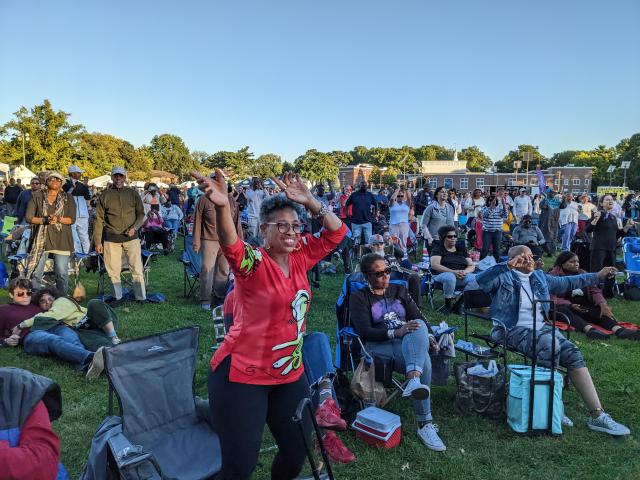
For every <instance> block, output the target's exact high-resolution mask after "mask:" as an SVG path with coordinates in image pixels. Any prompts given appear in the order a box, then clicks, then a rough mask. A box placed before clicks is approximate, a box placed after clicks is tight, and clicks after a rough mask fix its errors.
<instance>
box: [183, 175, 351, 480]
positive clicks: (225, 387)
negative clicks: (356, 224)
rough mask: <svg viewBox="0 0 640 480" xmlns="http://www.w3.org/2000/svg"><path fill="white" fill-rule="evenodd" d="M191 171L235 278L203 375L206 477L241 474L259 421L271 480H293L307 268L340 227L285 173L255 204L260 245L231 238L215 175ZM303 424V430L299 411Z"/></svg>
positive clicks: (340, 233) (223, 192) (248, 464)
mask: <svg viewBox="0 0 640 480" xmlns="http://www.w3.org/2000/svg"><path fill="white" fill-rule="evenodd" d="M193 176H194V177H195V178H197V179H198V183H199V184H200V188H201V189H202V190H204V192H205V193H206V195H207V198H208V199H209V200H210V201H211V202H212V203H213V205H214V208H215V214H216V231H217V235H218V238H219V241H220V248H221V250H222V253H223V254H224V256H225V257H226V258H227V260H228V262H229V265H230V267H231V270H232V271H233V273H234V275H235V287H234V303H233V326H231V328H230V329H229V332H228V333H227V335H226V337H225V340H224V342H223V343H222V345H221V346H220V348H219V349H218V350H217V351H216V353H215V354H214V355H213V358H212V359H211V371H210V372H209V380H208V386H209V402H210V408H211V414H212V418H213V425H214V430H215V431H216V432H217V433H218V435H219V436H220V444H221V448H222V471H221V472H220V474H219V475H218V476H217V477H216V478H218V479H234V480H241V479H246V478H249V477H251V475H252V473H253V471H254V469H255V467H256V463H257V460H258V453H259V451H260V444H261V441H262V432H263V430H264V426H265V423H266V424H267V425H268V426H269V429H270V430H271V433H272V434H273V437H274V438H275V440H276V443H277V445H278V453H277V455H276V457H275V459H274V461H273V463H272V465H271V478H277V479H291V478H295V477H296V476H297V475H298V473H299V472H300V470H301V469H302V466H303V464H304V461H305V450H304V444H303V442H302V438H301V436H300V430H299V428H298V426H297V425H296V424H295V423H294V422H293V421H292V414H293V412H295V410H296V407H297V405H298V403H299V402H300V400H301V399H302V398H304V397H307V396H308V395H309V385H308V383H307V380H306V377H305V375H303V373H304V368H303V366H302V355H301V352H302V337H303V334H304V332H305V330H306V317H307V313H308V311H309V303H310V300H311V293H310V292H311V290H310V288H309V281H308V280H307V271H308V270H309V269H310V268H311V267H313V266H314V265H315V264H316V263H317V262H319V261H320V260H321V259H322V258H324V257H325V256H327V255H328V254H329V253H330V252H332V251H333V250H334V249H335V248H336V246H337V245H338V244H339V243H340V241H341V240H342V238H343V237H344V235H345V234H346V231H347V229H346V227H345V226H344V225H343V223H342V221H340V219H339V218H338V217H337V216H336V215H335V214H334V213H333V212H332V211H330V210H329V209H328V208H327V207H326V205H322V204H321V203H320V202H319V201H318V200H316V199H315V198H314V197H313V195H312V194H311V192H310V191H309V189H308V188H307V186H306V185H305V184H304V183H303V182H302V181H301V180H300V177H299V176H294V175H292V174H289V173H287V174H285V175H284V177H283V179H282V180H278V179H275V182H276V184H277V185H278V187H280V189H281V190H282V191H283V192H284V193H282V194H279V195H275V196H272V197H268V198H266V199H265V200H264V201H263V202H262V205H261V206H260V218H259V223H260V225H259V228H260V233H261V236H262V238H263V239H264V246H263V247H260V248H254V247H252V246H251V245H249V244H247V243H245V242H243V241H242V239H241V238H240V237H239V236H238V234H237V231H236V228H235V224H234V221H233V218H232V214H231V207H230V205H229V197H228V195H227V183H226V181H225V179H224V174H223V172H222V171H221V170H216V176H215V178H205V177H202V176H201V175H199V174H197V173H193ZM304 208H306V209H307V210H308V211H309V212H311V213H312V214H313V215H314V216H315V217H316V218H318V219H319V220H320V221H321V223H322V225H323V227H324V228H323V230H322V231H321V232H320V234H319V237H317V238H316V237H312V236H302V232H303V231H304V227H305V225H304V223H302V222H301V221H300V216H301V214H302V210H303V209H304ZM304 428H305V433H306V434H307V435H309V434H310V433H311V423H310V420H309V418H308V417H307V421H306V422H305V424H304Z"/></svg>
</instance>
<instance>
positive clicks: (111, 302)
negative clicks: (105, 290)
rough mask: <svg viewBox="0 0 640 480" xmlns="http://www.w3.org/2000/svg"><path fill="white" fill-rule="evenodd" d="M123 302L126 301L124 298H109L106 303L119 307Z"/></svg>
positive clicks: (112, 306)
mask: <svg viewBox="0 0 640 480" xmlns="http://www.w3.org/2000/svg"><path fill="white" fill-rule="evenodd" d="M125 303H127V301H126V300H125V299H124V298H118V299H114V300H111V301H110V302H109V303H108V305H109V306H110V307H111V308H118V307H120V306H122V305H124V304H125Z"/></svg>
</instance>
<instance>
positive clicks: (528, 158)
mask: <svg viewBox="0 0 640 480" xmlns="http://www.w3.org/2000/svg"><path fill="white" fill-rule="evenodd" d="M523 157H524V161H525V162H527V175H526V182H527V185H526V186H527V187H528V186H529V162H530V161H531V157H532V155H531V152H524V153H523Z"/></svg>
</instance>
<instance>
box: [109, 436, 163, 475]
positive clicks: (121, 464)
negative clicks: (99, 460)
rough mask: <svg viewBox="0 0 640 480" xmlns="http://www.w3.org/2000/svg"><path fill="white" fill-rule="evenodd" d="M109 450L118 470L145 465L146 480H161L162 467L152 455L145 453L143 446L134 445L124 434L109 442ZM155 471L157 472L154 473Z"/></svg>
mask: <svg viewBox="0 0 640 480" xmlns="http://www.w3.org/2000/svg"><path fill="white" fill-rule="evenodd" d="M107 443H108V445H109V449H110V450H111V453H112V454H113V458H114V460H115V461H116V464H117V466H118V470H125V469H130V468H132V467H135V466H138V465H140V466H142V464H145V463H146V465H145V467H144V468H145V470H146V472H145V474H147V475H149V476H146V477H145V478H148V479H149V480H161V478H162V476H161V473H160V467H159V466H158V464H157V462H156V461H155V459H154V458H153V455H151V454H150V453H146V452H144V450H143V448H142V446H140V445H134V444H132V443H131V442H130V441H129V439H128V438H127V437H126V436H125V435H124V434H123V433H117V434H115V435H113V436H112V437H110V438H109V439H108V440H107ZM154 470H155V471H154Z"/></svg>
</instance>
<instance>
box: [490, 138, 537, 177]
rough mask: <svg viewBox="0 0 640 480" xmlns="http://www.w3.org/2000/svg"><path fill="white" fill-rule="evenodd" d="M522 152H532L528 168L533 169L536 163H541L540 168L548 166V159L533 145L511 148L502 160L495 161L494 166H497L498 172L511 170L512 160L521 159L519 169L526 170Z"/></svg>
mask: <svg viewBox="0 0 640 480" xmlns="http://www.w3.org/2000/svg"><path fill="white" fill-rule="evenodd" d="M524 152H531V153H532V158H531V161H530V162H529V170H535V168H536V165H541V167H542V168H547V167H549V166H550V162H549V160H548V159H547V158H546V157H545V156H544V155H542V154H541V153H540V152H539V151H538V147H534V146H533V145H518V148H517V149H516V150H511V151H510V152H509V153H508V154H506V155H505V156H504V158H503V159H502V160H500V161H499V162H496V163H495V166H496V167H497V168H498V172H504V173H508V172H513V171H514V168H513V162H515V161H516V160H520V161H522V167H521V168H520V171H521V172H524V171H526V169H527V165H526V163H525V162H524V156H523V154H524Z"/></svg>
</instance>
